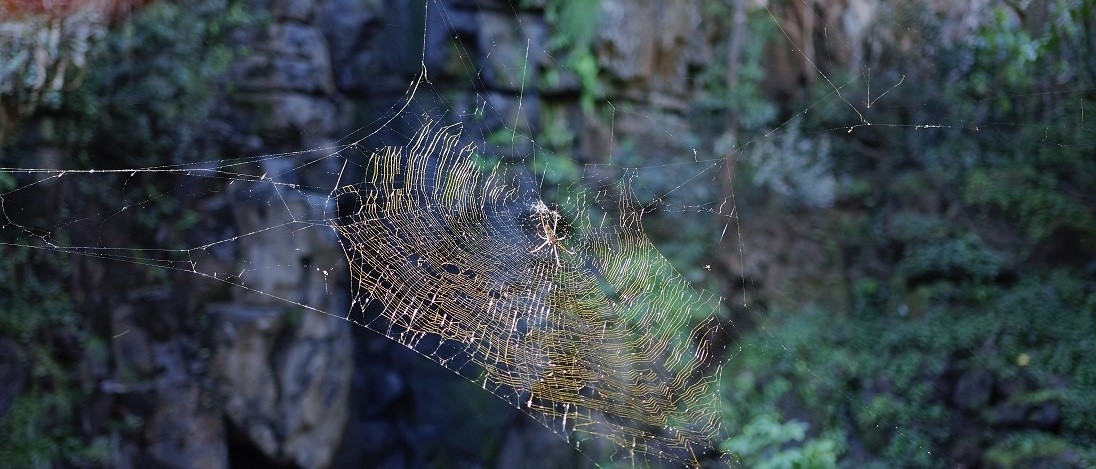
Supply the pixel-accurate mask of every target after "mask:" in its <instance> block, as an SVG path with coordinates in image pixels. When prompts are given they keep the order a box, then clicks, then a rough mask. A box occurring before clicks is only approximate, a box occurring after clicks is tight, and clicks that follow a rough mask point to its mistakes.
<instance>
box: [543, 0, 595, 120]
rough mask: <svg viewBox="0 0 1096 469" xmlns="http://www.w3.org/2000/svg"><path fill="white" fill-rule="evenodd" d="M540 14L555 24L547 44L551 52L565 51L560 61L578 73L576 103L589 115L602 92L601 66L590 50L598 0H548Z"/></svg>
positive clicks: (590, 115) (592, 114) (591, 114)
mask: <svg viewBox="0 0 1096 469" xmlns="http://www.w3.org/2000/svg"><path fill="white" fill-rule="evenodd" d="M544 17H545V19H546V20H547V21H548V23H549V24H551V25H552V26H554V27H555V31H554V33H553V34H552V37H551V38H550V39H549V41H548V47H549V48H550V49H551V50H552V51H553V52H554V53H565V54H567V55H566V59H564V62H563V65H564V67H566V68H567V69H569V70H570V71H572V72H574V73H575V75H576V76H577V77H578V80H579V83H580V84H581V93H580V96H579V105H580V106H581V108H582V110H583V112H584V113H585V114H586V115H587V116H588V117H592V116H594V115H595V113H596V106H595V103H596V101H597V100H598V99H600V98H601V97H602V96H603V95H604V92H603V90H602V89H601V81H600V80H599V79H598V75H599V74H600V73H601V67H600V66H599V65H598V61H597V56H596V55H595V54H594V52H593V43H594V39H595V38H596V36H597V26H598V19H599V18H600V17H601V0H550V1H548V2H547V3H546V4H545V6H544ZM549 76H551V75H549ZM556 79H557V80H558V77H557V78H556Z"/></svg>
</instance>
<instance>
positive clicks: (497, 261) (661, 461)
mask: <svg viewBox="0 0 1096 469" xmlns="http://www.w3.org/2000/svg"><path fill="white" fill-rule="evenodd" d="M475 152H476V149H475V147H474V146H472V145H464V144H462V143H461V138H460V127H458V126H448V127H440V128H439V127H437V126H434V125H429V124H428V125H425V126H424V127H423V129H422V130H421V131H420V132H419V133H418V134H417V135H416V136H415V137H414V138H413V140H412V142H411V144H410V145H408V146H407V147H389V148H387V149H385V150H383V151H380V152H377V153H375V154H373V155H372V156H371V159H370V161H371V163H372V167H371V168H368V170H369V172H370V174H369V175H368V176H367V177H366V181H364V182H363V183H361V184H351V185H345V186H342V187H341V188H340V189H338V190H337V191H336V193H335V197H336V198H337V200H338V201H339V206H340V216H339V218H338V219H337V220H335V221H334V223H333V224H334V225H335V227H336V229H337V231H338V232H339V233H340V235H341V236H342V242H343V247H344V251H345V252H346V254H347V257H348V260H349V265H350V266H351V267H350V268H351V275H352V283H353V285H354V288H355V292H354V298H355V301H356V302H357V303H358V304H359V305H360V306H362V307H364V306H365V305H368V304H370V303H372V302H377V303H379V304H380V305H381V309H382V311H381V312H380V313H379V314H378V315H377V316H376V317H373V318H367V319H366V320H365V321H366V326H368V327H370V328H372V329H374V330H376V331H378V332H381V333H383V334H384V335H386V336H387V337H389V338H391V339H393V340H395V341H397V342H399V343H401V344H403V345H405V346H407V347H409V348H411V349H413V350H415V351H417V352H419V353H420V354H422V355H424V356H426V357H428V358H430V359H431V360H433V361H435V362H437V363H439V364H441V365H443V366H445V367H446V368H448V369H450V370H452V371H454V372H456V373H458V374H460V375H462V376H464V377H465V378H467V379H469V380H472V381H474V382H476V383H477V384H479V385H480V386H482V387H483V388H484V389H485V390H487V391H490V392H491V393H493V394H495V395H496V396H498V397H500V398H502V399H504V400H506V401H508V402H509V403H510V404H511V405H514V406H515V407H518V408H520V409H521V410H522V411H523V412H525V413H527V414H529V415H530V416H532V417H533V418H534V419H536V420H537V421H539V422H540V423H542V424H544V425H545V426H547V427H548V428H550V429H552V430H553V431H554V432H556V433H557V434H559V435H560V436H562V437H563V438H565V439H567V441H569V442H570V443H572V444H573V445H574V446H576V447H577V448H579V449H580V450H583V451H587V450H590V451H594V452H604V451H607V452H608V453H609V454H610V456H609V457H610V458H611V459H612V460H614V461H618V462H630V463H632V464H638V465H642V466H652V467H663V466H666V467H680V466H683V465H685V466H690V467H699V466H700V465H701V462H702V461H703V460H705V459H719V458H720V457H721V455H719V454H718V451H716V450H715V449H714V446H713V442H714V441H718V440H716V436H717V434H718V432H719V428H718V426H719V425H718V422H719V406H718V382H719V381H718V374H719V370H720V367H719V365H717V364H715V363H713V362H716V361H718V360H715V359H714V351H713V350H712V349H713V348H714V347H713V345H712V340H711V338H712V337H713V335H714V334H718V333H719V327H720V326H719V323H718V321H716V320H715V318H714V314H715V313H716V312H717V310H718V304H719V301H718V298H714V297H711V296H708V295H702V294H698V293H696V292H695V291H693V290H692V289H691V288H690V287H689V285H688V284H687V283H686V282H685V280H684V279H682V278H681V277H680V276H679V275H678V274H677V273H676V271H674V270H673V268H672V267H671V266H670V265H669V263H668V262H667V261H666V260H665V259H663V258H662V257H661V256H660V255H659V254H658V252H657V251H656V250H655V248H654V246H653V245H651V243H650V242H649V241H648V240H647V238H646V237H645V236H644V235H643V234H642V231H641V227H640V221H641V214H642V211H641V210H639V209H637V208H636V207H633V206H631V204H630V203H629V201H628V200H627V199H626V198H621V200H617V201H616V204H617V210H616V212H618V213H615V214H613V213H610V212H612V210H610V211H606V212H604V213H602V214H601V216H600V217H597V216H596V214H593V215H592V214H591V211H590V210H587V209H586V207H590V206H597V203H593V204H591V203H590V202H596V201H590V200H588V198H589V197H590V196H589V195H587V193H586V192H577V193H575V194H574V195H572V196H570V197H568V198H567V199H566V200H565V201H562V202H561V203H560V205H559V206H558V207H553V208H549V206H548V205H547V204H545V203H544V202H543V201H541V200H540V199H539V198H537V197H536V195H535V194H532V193H529V192H528V191H522V190H520V189H519V187H520V184H517V183H516V182H515V181H514V176H513V175H512V174H509V173H508V171H507V170H506V168H505V166H503V165H496V166H495V167H493V168H490V169H488V170H485V171H484V170H481V169H480V168H479V167H478V166H477V165H476V163H475ZM595 195H596V194H595ZM692 323H695V324H698V325H697V326H696V327H694V328H692V329H691V332H681V331H683V330H684V331H689V330H690V328H689V327H688V324H692Z"/></svg>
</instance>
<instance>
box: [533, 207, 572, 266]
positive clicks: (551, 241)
mask: <svg viewBox="0 0 1096 469" xmlns="http://www.w3.org/2000/svg"><path fill="white" fill-rule="evenodd" d="M533 211H534V212H536V214H537V220H538V221H539V223H540V230H539V232H538V233H537V237H539V238H540V239H542V240H544V242H543V243H540V246H537V247H536V248H533V250H531V251H529V254H532V253H535V252H537V251H540V250H541V249H544V248H548V249H551V250H552V256H554V257H555V258H556V267H562V266H563V264H562V263H561V262H560V261H559V251H560V250H561V249H562V250H563V251H564V252H567V253H570V254H574V252H573V251H571V250H570V249H567V248H566V247H565V246H564V245H563V244H562V243H561V241H563V240H565V239H567V236H560V235H558V234H557V233H556V232H557V228H558V227H559V219H560V218H562V215H560V214H559V212H557V211H555V210H552V209H550V208H548V206H547V205H545V204H544V202H543V201H537V204H536V205H534V206H533Z"/></svg>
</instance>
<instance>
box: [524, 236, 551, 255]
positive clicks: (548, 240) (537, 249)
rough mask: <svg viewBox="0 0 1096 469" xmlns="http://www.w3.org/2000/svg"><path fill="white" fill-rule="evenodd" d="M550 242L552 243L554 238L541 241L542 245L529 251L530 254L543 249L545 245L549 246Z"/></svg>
mask: <svg viewBox="0 0 1096 469" xmlns="http://www.w3.org/2000/svg"><path fill="white" fill-rule="evenodd" d="M549 244H552V240H550V239H545V240H544V242H543V243H540V246H537V248H536V249H534V250H532V251H529V254H532V253H534V252H537V251H539V250H541V249H544V247H545V246H547V245H549Z"/></svg>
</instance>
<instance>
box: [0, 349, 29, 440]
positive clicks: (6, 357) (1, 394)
mask: <svg viewBox="0 0 1096 469" xmlns="http://www.w3.org/2000/svg"><path fill="white" fill-rule="evenodd" d="M26 380H27V364H26V354H25V353H23V349H22V348H20V347H19V344H16V343H15V341H14V340H11V339H9V338H7V337H0V420H2V419H3V418H4V417H5V416H7V415H8V412H9V411H11V404H12V401H13V400H15V396H18V395H19V393H20V392H22V391H23V386H24V383H26Z"/></svg>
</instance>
